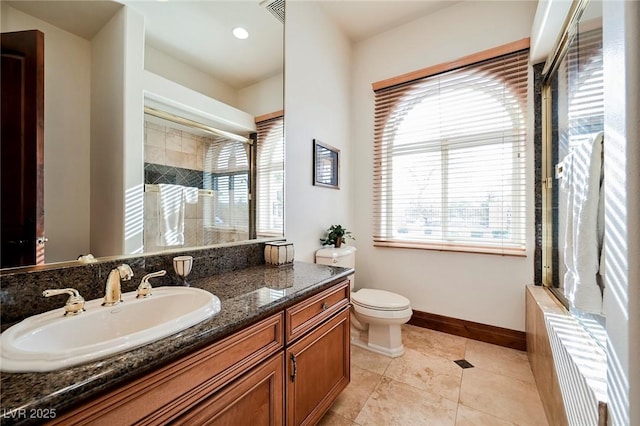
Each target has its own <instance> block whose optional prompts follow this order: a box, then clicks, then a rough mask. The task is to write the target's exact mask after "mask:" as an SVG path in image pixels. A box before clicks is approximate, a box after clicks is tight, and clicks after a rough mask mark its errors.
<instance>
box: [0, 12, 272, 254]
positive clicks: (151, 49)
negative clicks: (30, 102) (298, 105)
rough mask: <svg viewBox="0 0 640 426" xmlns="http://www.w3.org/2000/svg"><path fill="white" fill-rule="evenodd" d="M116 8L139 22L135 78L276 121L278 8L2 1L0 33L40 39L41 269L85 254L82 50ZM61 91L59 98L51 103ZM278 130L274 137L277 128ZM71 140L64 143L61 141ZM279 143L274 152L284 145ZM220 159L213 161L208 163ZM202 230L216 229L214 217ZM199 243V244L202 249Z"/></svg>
mask: <svg viewBox="0 0 640 426" xmlns="http://www.w3.org/2000/svg"><path fill="white" fill-rule="evenodd" d="M123 7H130V8H132V9H133V10H135V11H136V12H137V13H139V14H141V15H143V16H144V17H145V18H144V19H145V55H144V56H145V58H144V64H145V65H144V68H145V71H149V72H151V73H154V74H156V75H158V76H160V77H162V78H164V79H167V80H170V81H172V82H175V83H177V84H179V85H181V86H184V87H186V88H187V89H188V90H192V91H195V92H199V93H201V94H204V95H206V96H207V97H209V98H211V99H214V100H216V101H219V102H222V103H224V104H226V105H227V106H229V107H231V108H233V109H237V110H240V111H242V112H243V113H246V114H248V115H249V116H251V117H256V119H259V117H263V118H264V117H271V116H272V115H274V113H275V115H277V112H278V111H279V113H280V116H281V115H282V109H283V95H284V93H283V86H284V80H283V68H284V62H283V58H284V52H283V50H284V49H283V42H284V37H283V35H284V1H283V0H276V1H274V2H271V1H267V2H265V1H259V0H255V1H254V0H250V1H231V0H229V1H218V0H211V1H207V0H205V1H179V2H157V1H131V2H129V1H124V0H123V1H120V2H114V1H101V0H86V1H57V0H49V1H3V2H2V17H1V19H2V31H3V32H10V31H21V30H27V29H37V30H40V31H42V32H43V33H44V34H45V68H46V69H45V142H44V143H45V160H44V161H45V165H44V168H45V172H44V179H45V183H44V193H45V213H44V217H45V233H46V235H45V236H46V238H47V239H48V242H47V243H46V247H45V255H44V260H45V262H46V263H52V262H63V261H72V260H75V259H76V258H77V256H78V255H80V254H84V253H87V252H89V251H91V246H92V243H91V237H90V235H89V234H90V232H89V229H90V227H89V221H90V218H89V216H90V212H89V208H88V207H89V205H90V204H89V202H88V199H89V197H92V196H93V197H95V196H96V194H91V191H90V190H89V188H90V186H89V183H88V181H89V177H90V174H91V173H90V170H89V165H88V164H89V163H90V162H89V155H90V154H89V153H90V146H91V145H90V138H91V131H90V126H89V121H90V119H91V115H90V112H89V109H90V108H89V106H90V104H91V102H90V100H91V94H90V85H91V84H90V76H91V71H90V70H89V69H90V68H92V66H95V65H94V64H92V63H91V49H92V48H93V46H94V45H95V39H96V37H97V36H98V35H99V33H100V30H101V28H103V27H104V26H105V25H108V23H109V21H110V20H111V19H112V17H113V16H114V15H115V14H117V13H118V11H119V10H120V9H121V8H123ZM236 26H245V27H247V28H246V29H247V30H248V31H249V37H248V38H247V39H246V40H240V39H237V38H235V37H234V36H233V35H232V33H231V30H232V29H233V28H235V27H236ZM47 67H48V69H50V70H51V69H54V68H55V72H53V73H47ZM85 71H86V72H85ZM78 75H79V76H80V77H79V78H77V77H76V76H78ZM59 77H60V78H59ZM117 77H118V76H113V77H112V78H117ZM110 78H111V77H110ZM51 93H53V94H51ZM61 93H62V94H63V95H64V96H62V97H60V98H58V96H59V95H60V94H61ZM67 94H70V95H69V96H67ZM91 101H93V100H91ZM58 117H60V119H58ZM281 120H282V118H281ZM279 129H280V134H281V133H282V124H280V125H279ZM257 131H258V130H256V132H257ZM140 134H143V129H140ZM243 136H244V137H248V136H249V134H248V133H247V134H245V135H243ZM74 138H75V141H74V142H69V141H68V139H74ZM140 144H141V146H142V144H143V140H141V141H140ZM281 144H282V145H284V138H282V140H281ZM281 151H283V150H281ZM223 154H224V153H218V157H219V158H220V156H221V155H223ZM256 154H257V156H258V158H256V159H254V161H255V162H256V163H257V164H263V165H264V164H265V161H266V160H265V159H261V158H260V155H261V151H260V149H256ZM125 155H126V153H125ZM265 158H266V157H265ZM267 166H269V164H267V165H266V166H265V167H267ZM140 167H141V168H143V167H144V165H143V164H141V165H140ZM271 168H272V169H273V168H276V169H277V170H276V174H277V175H278V179H277V180H276V181H277V182H280V184H281V186H282V189H281V190H280V191H277V190H274V189H273V184H272V185H271V186H270V187H269V189H270V190H271V192H274V191H275V193H277V197H278V200H277V202H278V205H277V206H275V207H274V211H279V212H282V211H283V206H282V204H283V202H284V200H283V198H282V192H283V188H284V166H283V161H282V160H278V162H277V164H275V165H273V166H271ZM254 185H255V184H254ZM258 185H259V184H258ZM263 194H266V192H265V191H263ZM270 196H271V195H270ZM259 197H260V191H258V194H257V198H258V199H257V200H255V204H256V205H258V206H259V205H260V204H261V201H260V198H259ZM274 197H276V195H274ZM3 208H7V207H6V206H5V205H3ZM219 219H220V220H222V218H219ZM210 222H211V223H212V224H213V225H215V224H216V217H215V215H214V216H212V217H211V221H210ZM113 232H119V231H118V230H115V229H114V230H113ZM283 233H284V231H283V229H282V226H271V227H270V228H269V230H268V232H267V233H266V235H263V236H268V237H277V236H280V237H281V236H282V235H283ZM247 236H248V234H245V237H244V238H246V237H247ZM239 239H241V237H239V236H235V237H234V238H233V240H234V241H238V240H239ZM212 243H214V242H213V241H212ZM206 244H207V243H206V242H205V241H204V240H203V241H202V245H206ZM149 251H150V250H145V252H149ZM153 251H156V250H155V249H154V250H153Z"/></svg>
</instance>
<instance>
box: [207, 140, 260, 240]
mask: <svg viewBox="0 0 640 426" xmlns="http://www.w3.org/2000/svg"><path fill="white" fill-rule="evenodd" d="M205 170H211V172H205V173H204V187H205V188H206V189H212V190H213V194H214V196H213V198H211V199H205V200H204V202H205V206H204V215H203V224H204V226H205V228H220V229H222V228H224V229H225V230H227V231H229V232H230V233H231V232H233V233H235V234H234V235H236V236H234V237H231V236H229V237H228V238H231V241H234V240H235V239H236V238H241V237H239V236H237V235H242V238H244V239H246V236H247V235H248V232H249V154H248V145H247V144H245V143H242V142H238V141H233V140H229V139H224V138H220V139H218V140H217V141H216V142H215V143H212V144H211V145H210V146H209V148H208V150H207V153H206V156H205ZM229 235H231V234H229ZM208 242H209V241H207V243H208Z"/></svg>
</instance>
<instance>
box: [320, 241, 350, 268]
mask: <svg viewBox="0 0 640 426" xmlns="http://www.w3.org/2000/svg"><path fill="white" fill-rule="evenodd" d="M316 263H319V264H321V265H331V266H342V267H343V268H355V267H356V248H355V247H352V246H343V247H340V248H335V247H329V248H321V249H320V250H318V251H317V252H316Z"/></svg>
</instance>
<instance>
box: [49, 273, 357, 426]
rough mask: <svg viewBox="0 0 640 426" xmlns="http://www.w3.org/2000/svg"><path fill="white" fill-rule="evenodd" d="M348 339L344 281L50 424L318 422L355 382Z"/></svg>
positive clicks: (230, 425)
mask: <svg viewBox="0 0 640 426" xmlns="http://www.w3.org/2000/svg"><path fill="white" fill-rule="evenodd" d="M349 339H350V336H349V282H348V281H344V282H341V283H339V284H336V285H334V286H332V287H330V288H328V289H326V290H324V291H322V292H320V293H318V294H316V295H314V296H311V297H309V298H308V299H305V300H303V301H302V302H299V303H297V304H296V305H293V306H292V307H290V308H287V309H285V310H284V311H281V312H279V313H277V314H275V315H273V316H271V317H268V318H266V319H264V320H262V321H260V322H258V323H256V324H254V325H252V326H250V327H248V328H246V329H245V330H242V331H239V332H237V333H235V334H232V335H231V336H229V337H227V338H225V339H223V340H221V341H219V342H216V343H213V344H212V345H210V346H207V347H205V348H203V349H201V350H199V351H197V352H195V353H193V354H190V355H187V356H185V357H183V358H181V359H179V360H177V361H174V362H172V363H170V364H168V365H166V366H162V367H159V368H158V369H157V370H156V371H153V372H151V373H147V374H146V375H144V376H142V377H141V378H139V379H136V380H133V381H132V382H130V383H128V384H125V385H123V386H120V387H119V388H117V389H115V390H112V391H110V392H108V393H106V394H104V395H101V396H99V397H97V398H95V399H94V400H92V401H90V402H88V403H85V404H83V405H81V406H79V407H77V408H75V409H73V410H71V411H69V412H66V413H63V414H62V415H60V416H59V417H58V418H56V419H55V420H53V421H52V422H50V423H49V424H52V425H69V424H73V425H88V424H90V425H108V426H116V425H134V424H135V425H165V424H176V425H208V424H215V425H225V426H226V425H228V426H242V425H247V426H255V425H265V426H279V425H284V424H285V423H286V424H287V425H291V426H293V425H311V424H315V423H317V421H319V420H320V419H321V418H322V416H323V415H324V413H325V412H326V411H327V410H328V409H329V407H330V406H331V404H332V403H333V401H334V400H335V398H336V397H337V396H338V394H339V393H340V392H341V391H342V390H343V389H344V388H345V387H346V386H347V384H348V383H349V378H350V376H349V375H350V368H349V366H350V351H349V345H350V340H349ZM285 399H286V401H285ZM285 407H286V408H285Z"/></svg>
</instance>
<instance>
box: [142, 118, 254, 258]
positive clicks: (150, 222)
mask: <svg viewBox="0 0 640 426" xmlns="http://www.w3.org/2000/svg"><path fill="white" fill-rule="evenodd" d="M144 140H145V143H144V162H145V172H148V170H149V169H153V171H157V170H158V169H164V170H165V171H166V170H170V171H171V169H173V172H174V174H176V173H177V174H180V173H182V174H183V175H184V174H185V173H189V172H194V171H195V172H199V173H200V175H202V173H203V171H204V164H205V156H206V152H207V151H208V150H209V147H210V145H211V144H212V143H214V142H215V141H214V139H213V138H208V137H206V136H199V135H195V134H192V133H189V132H187V131H182V130H177V129H173V128H171V127H168V126H163V125H161V124H157V123H153V122H150V121H146V120H145V138H144ZM154 165H159V166H160V167H154ZM162 166H166V167H162ZM164 183H175V184H182V185H185V184H184V183H183V182H164ZM185 186H186V185H185ZM190 186H194V187H195V186H199V187H200V188H202V178H200V181H199V183H194V184H193V185H190ZM158 198H159V193H158V192H151V191H149V192H147V191H145V193H144V234H143V235H144V252H145V253H151V252H156V251H162V250H166V249H167V247H164V246H159V245H158V234H159V231H158V207H157V206H158V201H159V200H158ZM212 210H213V196H211V195H206V194H203V193H202V192H201V193H200V194H199V195H198V203H197V204H187V205H186V209H185V223H184V231H185V233H184V244H183V245H181V246H172V247H171V248H180V247H199V246H207V245H211V244H217V243H223V242H233V241H242V240H247V239H248V234H247V233H246V232H238V231H234V230H224V229H218V228H212V227H207V228H205V220H204V216H205V214H204V212H205V211H212Z"/></svg>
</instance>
